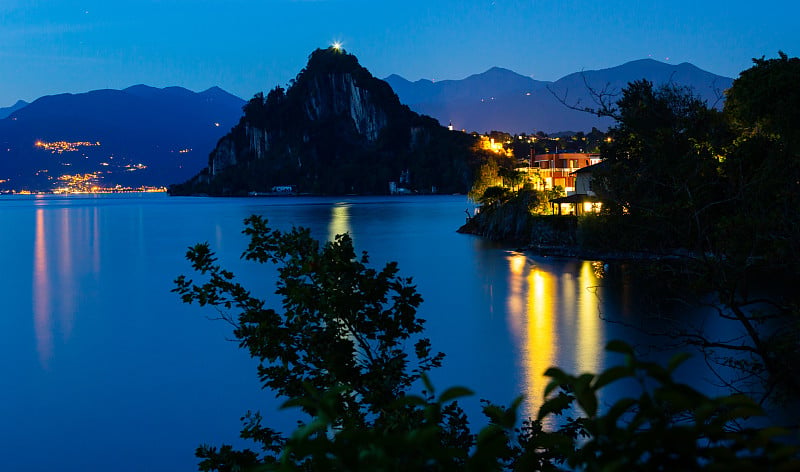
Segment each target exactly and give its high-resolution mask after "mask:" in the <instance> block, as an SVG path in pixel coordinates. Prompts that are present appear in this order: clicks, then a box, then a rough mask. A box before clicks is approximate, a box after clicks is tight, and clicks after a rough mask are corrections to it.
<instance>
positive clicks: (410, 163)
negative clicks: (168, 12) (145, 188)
mask: <svg viewBox="0 0 800 472" xmlns="http://www.w3.org/2000/svg"><path fill="white" fill-rule="evenodd" d="M470 147H471V138H470V137H469V136H467V135H464V134H463V133H450V132H449V131H447V130H446V129H445V128H443V127H442V126H440V125H439V123H438V122H436V121H435V120H433V119H431V118H428V117H422V116H420V115H417V114H416V113H413V112H412V111H410V110H409V109H408V107H406V106H405V105H402V104H401V103H400V101H399V100H398V98H397V95H395V94H394V92H393V91H392V89H391V87H389V85H388V84H387V83H386V82H383V81H381V80H378V79H376V78H374V77H373V76H372V75H371V74H370V73H369V72H368V71H367V70H366V69H364V68H363V67H361V66H360V65H359V64H358V61H357V60H356V58H355V57H354V56H352V55H350V54H347V53H345V52H343V51H339V50H335V49H327V50H317V51H314V52H313V53H312V54H311V56H310V57H309V62H308V65H307V66H306V68H305V69H303V70H302V71H301V72H300V74H298V76H297V78H296V79H295V80H294V81H293V82H292V85H291V86H290V87H289V89H288V90H284V89H282V88H280V87H276V88H275V89H273V90H272V91H271V92H270V93H269V94H267V96H266V97H264V96H263V94H258V95H256V96H255V97H254V98H253V99H251V100H250V101H249V102H248V103H247V104H246V105H245V106H244V116H243V117H242V118H241V120H240V122H239V124H238V125H237V126H235V127H234V128H233V129H232V130H231V132H230V133H229V134H228V135H226V136H225V137H223V138H222V139H220V140H219V142H218V144H217V147H216V149H214V151H212V152H211V154H210V155H209V161H208V167H207V169H205V170H204V171H203V172H202V173H201V174H200V175H198V176H197V177H195V178H194V179H192V180H190V181H188V182H186V183H185V184H181V185H175V186H173V187H172V188H171V191H172V193H174V194H185V193H209V194H237V193H245V192H250V191H258V192H263V191H269V190H270V189H271V188H272V187H275V186H287V185H291V186H294V187H295V188H296V189H297V190H298V191H301V192H311V193H387V192H388V191H389V189H390V182H397V181H399V180H400V176H401V175H402V176H405V180H406V181H408V185H409V186H410V187H412V188H413V187H416V188H413V189H414V190H418V191H427V192H429V191H431V189H432V188H436V189H441V191H448V192H453V191H461V192H463V191H466V189H467V188H468V186H469V183H470V178H471V175H470V170H469V168H468V164H467V163H468V161H469V158H470ZM432 161H433V162H432ZM409 176H410V177H409Z"/></svg>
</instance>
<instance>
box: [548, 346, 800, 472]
mask: <svg viewBox="0 0 800 472" xmlns="http://www.w3.org/2000/svg"><path fill="white" fill-rule="evenodd" d="M607 350H609V351H612V352H618V353H621V354H624V355H625V362H624V363H623V364H622V365H618V366H614V367H611V368H609V369H608V370H606V371H604V372H602V373H600V374H598V375H593V374H581V375H577V376H576V375H569V374H566V373H565V372H563V371H562V370H560V369H558V368H551V369H549V370H548V371H547V372H546V373H545V375H546V376H548V377H550V378H551V381H550V383H549V384H548V386H547V387H546V389H545V394H546V395H548V394H552V393H553V392H556V391H559V390H560V393H559V394H558V395H556V396H552V395H551V396H550V399H549V400H547V401H546V402H545V403H544V404H543V405H542V407H541V409H540V410H539V415H538V418H539V419H540V420H542V419H545V418H546V417H547V416H549V415H551V414H554V413H555V414H559V413H561V412H564V411H565V410H566V409H567V408H568V407H574V406H577V407H579V408H580V411H581V412H582V413H583V415H582V416H580V417H578V418H577V419H573V420H569V421H568V422H567V424H566V426H564V427H562V428H561V429H560V430H559V431H557V432H555V433H553V434H554V435H557V436H562V440H563V442H567V441H569V440H573V441H574V440H575V437H576V434H577V435H578V436H580V437H581V438H582V439H581V440H580V441H575V443H574V444H575V445H576V447H575V449H574V451H569V450H568V451H567V452H566V454H565V455H566V462H567V464H568V465H569V466H570V467H571V468H574V469H580V470H586V471H600V470H604V471H605V470H626V471H629V470H642V471H651V470H687V471H688V470H755V469H756V468H758V467H766V468H779V469H782V470H793V469H796V468H797V467H800V459H798V447H797V446H796V445H789V444H786V443H783V442H781V441H780V440H778V438H779V437H780V436H781V435H785V434H786V433H787V432H786V431H785V430H782V429H780V428H764V429H760V428H755V427H749V426H741V424H742V422H744V423H746V422H747V420H748V419H751V418H753V417H757V416H760V415H762V414H763V413H762V411H761V408H760V407H759V406H758V405H757V404H756V403H755V402H753V400H751V399H750V398H748V397H746V396H744V395H732V396H723V397H719V398H712V397H708V396H706V395H704V394H702V393H700V392H698V391H697V390H695V389H693V388H691V387H690V386H688V385H685V384H681V383H679V382H676V381H675V380H674V378H673V374H674V372H675V370H676V368H677V367H678V366H679V365H680V364H681V363H682V362H684V361H685V360H686V359H687V356H685V355H677V356H675V357H674V358H673V359H672V360H671V361H670V362H669V364H668V365H667V367H666V368H665V367H662V366H661V365H659V364H655V363H652V362H646V361H641V360H639V359H637V358H636V356H635V354H634V351H633V349H631V348H630V346H628V345H626V344H624V343H621V342H618V341H612V342H611V343H609V344H608V346H607ZM626 381H627V382H628V383H629V384H630V383H631V382H633V385H638V386H639V390H640V392H641V393H640V395H639V396H638V397H626V398H622V399H619V400H617V401H616V402H614V403H613V404H612V405H610V406H609V407H608V409H607V410H603V409H601V407H600V403H599V392H600V391H601V390H602V389H604V388H606V387H607V386H609V385H611V384H614V383H618V382H626Z"/></svg>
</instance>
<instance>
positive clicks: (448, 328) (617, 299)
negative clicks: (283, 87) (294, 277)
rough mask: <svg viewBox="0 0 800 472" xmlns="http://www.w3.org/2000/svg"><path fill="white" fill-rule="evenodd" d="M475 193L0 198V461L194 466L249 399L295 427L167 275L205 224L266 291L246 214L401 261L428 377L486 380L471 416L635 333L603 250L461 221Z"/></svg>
mask: <svg viewBox="0 0 800 472" xmlns="http://www.w3.org/2000/svg"><path fill="white" fill-rule="evenodd" d="M470 207H471V205H470V204H469V203H468V201H467V200H466V199H465V197H461V196H447V197H397V198H389V197H383V198H381V197H375V198H366V197H361V198H349V199H341V198H339V199H335V198H299V197H298V198H294V197H287V198H255V199H234V198H231V199H211V198H177V197H173V198H170V197H167V196H165V195H152V194H149V195H147V194H143V195H140V194H132V195H117V196H114V195H109V196H85V197H75V196H72V197H60V196H30V197H28V196H26V197H2V198H0V221H2V225H3V227H2V231H0V263H1V264H2V267H3V271H4V274H3V284H2V285H0V300H2V302H3V310H2V313H1V314H0V461H1V462H0V464H2V465H0V468H1V469H2V470H9V471H11V470H14V471H32V472H33V471H36V472H38V471H52V470H59V471H91V470H114V471H120V472H123V471H143V470H147V471H183V470H185V471H190V470H196V463H197V461H196V459H195V458H194V455H193V454H194V450H195V448H196V447H197V446H198V445H200V444H202V443H208V444H214V445H219V444H222V443H231V442H232V443H234V444H237V445H243V443H242V442H241V441H240V440H238V439H237V438H238V433H239V430H240V429H241V423H240V421H239V418H240V417H241V416H242V415H243V414H244V413H245V412H246V411H247V410H254V409H260V410H261V411H262V413H263V414H264V416H265V418H266V419H267V420H266V422H267V423H268V424H271V425H277V426H278V427H279V428H283V429H287V428H290V427H291V425H292V424H293V419H294V416H293V414H292V413H291V412H277V406H278V405H279V404H280V402H281V401H280V400H276V399H274V398H273V396H272V394H271V393H270V392H265V391H263V390H261V389H260V385H259V383H258V381H257V379H256V375H255V363H254V362H253V361H252V360H251V359H249V357H248V356H247V354H246V353H245V352H244V351H243V350H240V349H239V348H238V346H237V344H236V343H235V342H232V341H230V340H229V339H230V337H231V328H230V326H229V325H227V324H226V323H225V322H223V321H214V320H212V319H211V318H214V317H216V316H218V314H217V313H216V312H215V311H213V309H202V308H199V307H198V306H196V305H191V306H189V305H184V304H182V303H180V301H179V299H178V297H177V296H176V295H175V294H173V293H170V290H171V289H172V287H173V280H174V278H175V277H176V276H177V275H179V274H187V275H191V269H190V267H189V264H188V262H186V260H185V258H184V254H185V252H186V249H187V247H188V246H190V245H193V244H195V243H197V242H204V241H207V242H209V243H210V245H211V247H212V249H213V250H215V251H216V252H217V253H218V256H219V258H220V260H221V262H222V264H223V265H224V266H225V267H226V268H229V269H231V270H232V271H234V272H235V273H236V274H237V275H238V276H240V278H241V280H242V281H243V282H245V283H246V284H247V285H248V286H249V287H250V288H251V289H252V290H253V292H254V293H256V294H258V295H261V296H264V297H270V296H271V295H272V292H273V290H274V283H275V275H274V271H272V270H271V269H269V268H265V267H259V266H258V265H254V264H252V263H249V262H245V261H242V260H240V259H239V256H240V254H241V252H242V250H243V249H244V247H245V244H246V239H245V237H244V236H243V235H242V234H241V230H242V220H243V219H244V218H245V217H247V216H248V215H250V214H260V215H264V216H266V217H267V218H268V219H269V220H270V222H271V224H272V225H273V226H275V227H278V228H282V229H289V228H290V227H291V226H293V225H297V226H306V227H309V228H310V229H311V230H312V233H313V234H314V236H316V237H318V238H320V239H327V238H331V237H332V236H333V235H334V234H337V233H343V232H350V233H351V235H352V236H353V239H354V242H355V245H356V249H357V250H359V251H362V250H365V251H368V252H369V253H370V255H371V261H372V263H373V264H375V265H382V264H383V263H385V262H387V261H390V260H396V261H398V262H399V267H400V271H401V274H403V275H407V276H413V277H414V280H415V282H416V284H417V286H418V290H419V292H420V293H421V294H422V296H423V297H424V299H425V302H424V303H423V305H422V308H421V310H420V315H421V316H422V317H423V318H425V319H427V325H426V326H427V335H428V336H429V337H430V338H431V340H432V342H433V345H434V348H435V349H437V350H440V351H443V352H445V353H446V354H447V358H446V361H445V366H444V367H443V368H442V369H440V370H439V371H437V372H436V373H434V374H433V376H432V377H433V382H434V384H435V385H436V386H437V387H439V388H441V389H443V388H446V387H448V386H452V385H464V386H468V387H470V388H472V389H474V390H475V391H477V392H478V395H477V396H476V398H474V399H471V400H470V401H468V402H467V408H468V411H469V412H470V414H471V416H474V415H475V413H476V412H477V411H478V408H479V407H478V398H487V399H490V400H492V401H495V402H498V403H504V404H507V403H509V402H510V401H511V400H512V399H513V398H514V397H516V396H517V395H518V394H520V393H523V394H526V395H527V396H528V398H529V402H528V403H527V404H526V407H525V408H526V412H529V413H530V412H532V411H533V408H534V405H535V404H536V403H537V402H538V401H540V400H541V392H542V389H543V388H544V385H545V380H544V379H543V378H542V377H541V373H542V372H543V371H544V370H545V369H546V368H547V367H549V366H550V365H554V364H557V365H559V366H561V367H563V368H565V369H567V370H571V371H597V370H599V369H602V368H603V367H604V366H606V365H607V364H608V363H609V361H610V359H609V358H607V356H606V354H605V352H604V351H603V349H602V348H603V345H604V344H605V343H606V342H607V341H608V340H609V339H611V338H615V337H622V336H635V335H631V334H630V333H629V332H627V331H625V329H624V328H622V327H621V325H616V324H608V323H607V322H605V321H604V320H603V318H606V317H617V318H619V319H623V320H624V319H628V318H632V317H634V316H635V311H636V310H635V306H634V302H633V301H632V298H631V296H630V294H629V293H627V290H628V289H627V288H625V287H622V288H619V289H613V290H612V289H609V288H606V287H604V277H606V275H605V274H604V265H603V264H602V263H599V262H589V261H574V260H553V259H539V258H532V257H530V256H528V255H526V254H524V253H520V252H515V251H513V250H509V248H503V247H499V246H496V245H492V244H490V243H487V242H485V241H483V240H481V239H479V238H476V237H473V236H469V235H461V234H457V233H456V232H455V229H456V228H457V227H458V226H459V225H460V224H462V223H463V221H464V217H465V213H464V210H465V209H468V208H470ZM270 299H272V300H274V297H270Z"/></svg>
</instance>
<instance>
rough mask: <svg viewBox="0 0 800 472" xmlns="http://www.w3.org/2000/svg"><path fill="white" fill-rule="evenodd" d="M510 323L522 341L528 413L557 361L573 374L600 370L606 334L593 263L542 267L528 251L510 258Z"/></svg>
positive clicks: (538, 402)
mask: <svg viewBox="0 0 800 472" xmlns="http://www.w3.org/2000/svg"><path fill="white" fill-rule="evenodd" d="M506 260H507V261H508V264H509V266H508V267H509V270H508V277H509V279H508V287H509V288H508V298H507V308H508V316H509V319H508V323H509V326H510V328H511V331H512V332H513V333H514V335H515V337H516V340H517V343H518V345H519V364H520V368H521V370H522V375H521V378H522V380H521V385H520V389H521V391H522V392H523V393H524V394H525V396H526V400H527V401H526V411H525V414H526V415H530V416H535V415H536V413H537V412H538V410H539V407H540V406H541V404H542V403H543V402H544V400H545V398H544V389H545V386H546V385H547V383H548V381H549V379H548V378H546V377H544V372H545V371H546V370H547V369H548V368H550V367H553V366H558V367H561V368H562V369H564V370H566V371H568V372H572V373H583V372H593V373H596V372H598V371H599V370H600V369H601V368H602V366H603V365H604V351H603V346H604V344H605V335H604V333H603V326H602V321H601V319H600V311H599V297H598V296H597V284H598V279H597V276H596V275H595V271H594V266H593V265H592V263H591V262H588V261H586V262H580V263H577V264H576V263H568V264H565V265H564V266H563V267H562V266H558V265H557V266H555V267H545V268H542V267H538V266H537V265H536V264H535V263H534V262H532V261H531V260H529V259H528V258H527V257H526V256H525V255H524V254H522V253H516V252H512V253H509V256H508V257H507V258H506Z"/></svg>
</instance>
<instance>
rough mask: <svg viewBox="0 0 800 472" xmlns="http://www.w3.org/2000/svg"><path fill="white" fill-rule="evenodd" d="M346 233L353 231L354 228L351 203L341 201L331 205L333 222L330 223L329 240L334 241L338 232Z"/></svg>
mask: <svg viewBox="0 0 800 472" xmlns="http://www.w3.org/2000/svg"><path fill="white" fill-rule="evenodd" d="M344 233H352V229H351V228H350V204H349V203H341V202H340V203H336V204H334V205H333V206H332V207H331V222H330V223H329V224H328V241H333V240H334V238H335V237H336V235H337V234H344ZM351 236H352V234H351Z"/></svg>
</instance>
